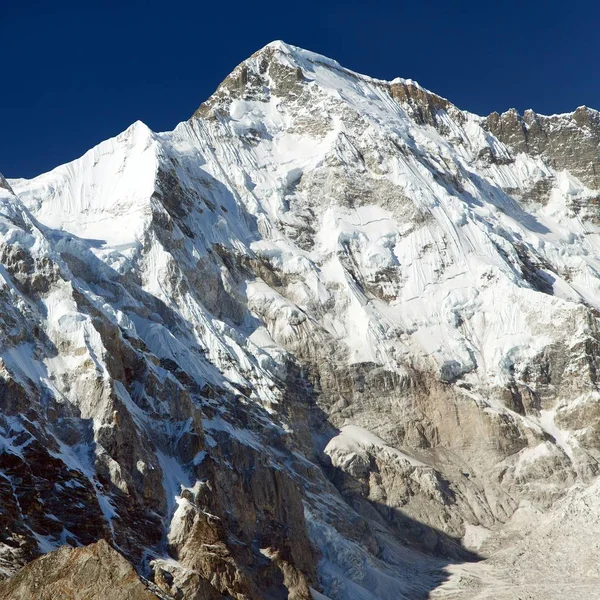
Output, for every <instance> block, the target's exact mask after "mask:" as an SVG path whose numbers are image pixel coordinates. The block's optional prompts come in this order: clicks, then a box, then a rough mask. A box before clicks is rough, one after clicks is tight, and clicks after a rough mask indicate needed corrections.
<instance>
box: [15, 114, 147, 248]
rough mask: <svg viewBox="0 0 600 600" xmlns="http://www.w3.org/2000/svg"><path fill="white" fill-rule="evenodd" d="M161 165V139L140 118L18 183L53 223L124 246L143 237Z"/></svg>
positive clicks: (28, 202)
mask: <svg viewBox="0 0 600 600" xmlns="http://www.w3.org/2000/svg"><path fill="white" fill-rule="evenodd" d="M157 167H158V142H157V141H156V139H155V137H154V134H153V133H152V132H151V131H150V129H148V127H146V125H144V124H143V123H142V122H141V121H137V122H136V123H134V124H133V125H131V126H130V127H129V128H128V129H126V130H125V131H124V132H123V133H121V134H119V135H118V136H116V137H114V138H111V139H109V140H106V141H105V142H102V143H101V144H99V145H98V146H96V147H94V148H92V149H91V150H89V151H88V152H86V153H85V154H84V155H83V156H82V157H81V158H79V159H77V160H75V161H73V162H71V163H68V164H65V165H62V166H60V167H57V168H56V169H54V170H53V171H50V172H49V173H45V174H44V175H40V176H39V177H36V178H34V179H32V180H30V181H25V180H14V181H13V187H14V189H15V192H16V193H17V194H18V195H19V196H20V198H21V200H22V201H23V202H24V203H25V204H26V205H27V206H28V208H29V209H30V210H31V211H32V212H34V213H35V214H36V215H37V217H38V218H39V219H40V220H41V221H42V222H44V223H45V224H46V225H47V226H48V227H52V228H54V229H59V230H64V231H68V232H69V233H71V234H72V235H74V236H77V237H79V238H81V239H85V240H89V241H93V242H95V243H96V244H97V245H99V246H100V245H102V246H106V247H110V248H111V249H121V250H122V249H124V248H125V247H126V246H128V245H132V244H135V242H136V241H139V238H140V236H141V234H142V232H143V229H144V225H145V223H146V222H147V221H148V218H149V216H150V198H151V196H152V194H153V192H154V183H155V176H156V171H157Z"/></svg>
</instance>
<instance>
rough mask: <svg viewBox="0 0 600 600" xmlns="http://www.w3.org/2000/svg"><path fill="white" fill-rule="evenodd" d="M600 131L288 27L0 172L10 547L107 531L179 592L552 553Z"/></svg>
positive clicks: (401, 584) (587, 283)
mask: <svg viewBox="0 0 600 600" xmlns="http://www.w3.org/2000/svg"><path fill="white" fill-rule="evenodd" d="M599 140H600V120H599V118H598V113H597V112H596V111H593V110H591V109H587V108H579V109H577V110H576V111H575V112H574V113H572V114H568V115H560V116H555V117H543V116H540V115H535V113H532V112H531V111H528V112H527V113H526V114H525V115H524V116H523V117H521V116H520V115H518V114H517V113H516V112H515V111H509V112H508V113H504V114H503V115H497V114H494V115H491V116H490V117H487V118H483V117H479V116H476V115H473V114H470V113H467V112H464V111H461V110H460V109H458V108H457V107H455V106H453V105H452V104H451V103H450V102H449V101H448V100H446V99H444V98H441V97H439V96H437V95H435V94H434V93H432V92H429V91H428V90H425V89H423V88H422V87H420V86H419V85H418V84H417V83H415V82H413V81H411V80H403V79H399V78H398V79H394V80H393V81H390V82H386V81H381V80H376V79H372V78H369V77H366V76H363V75H359V74H356V73H353V72H351V71H349V70H347V69H344V68H343V67H341V66H340V65H339V64H338V63H336V62H335V61H332V60H330V59H327V58H325V57H323V56H320V55H317V54H314V53H312V52H308V51H306V50H302V49H299V48H295V47H293V46H289V45H287V44H284V43H283V42H273V43H272V44H269V45H268V46H266V47H265V48H263V49H262V50H260V51H259V52H257V53H256V54H254V55H253V56H251V57H250V58H249V59H248V60H246V61H244V62H243V63H242V64H240V65H239V66H238V67H237V68H236V69H235V70H234V71H233V72H232V73H231V74H230V75H229V76H228V77H227V78H226V79H225V80H224V81H223V83H222V84H221V85H220V86H219V88H218V89H217V90H216V92H215V93H214V95H213V96H212V97H211V98H210V99H208V100H207V101H206V102H205V103H204V104H202V105H201V106H200V108H199V109H198V110H197V111H196V113H195V114H194V115H193V116H192V118H191V119H190V120H189V121H185V122H183V123H180V124H179V125H178V126H177V127H176V128H175V129H174V130H173V131H172V132H167V133H154V132H152V131H150V130H149V129H148V128H147V127H146V126H145V125H144V124H143V123H140V122H137V123H135V124H133V125H132V126H131V127H130V128H129V129H127V130H126V131H124V132H123V133H122V134H120V135H119V136H117V137H116V138H113V139H111V140H108V141H106V142H103V143H102V144H100V145H98V146H97V147H95V148H93V149H92V150H90V151H89V152H87V153H86V154H85V155H84V156H82V157H81V158H79V159H77V160H75V161H73V162H72V163H69V164H67V165H63V166H60V167H57V168H56V169H54V170H53V171H51V172H49V173H45V174H43V175H40V176H38V177H36V178H34V179H32V180H10V181H6V180H4V179H0V202H1V204H0V262H1V263H2V267H1V269H0V284H1V289H0V303H1V311H0V312H1V314H2V324H1V325H0V398H1V399H2V402H3V405H2V406H3V410H2V415H1V416H0V436H1V437H0V449H1V453H0V470H1V472H2V477H0V499H1V503H2V505H3V507H4V508H3V511H2V513H1V514H0V519H1V520H2V525H3V527H4V532H5V533H3V534H2V537H1V538H0V543H1V544H2V545H1V546H0V548H1V553H0V567H1V568H2V569H3V573H4V574H5V575H10V574H12V573H13V572H14V570H15V569H16V568H17V567H18V566H20V565H22V564H24V563H26V562H28V561H30V560H31V559H33V558H34V557H36V556H37V555H39V554H40V553H44V552H48V551H51V550H53V549H55V548H57V547H59V546H61V545H65V544H70V545H81V544H89V543H91V542H94V541H96V540H98V539H100V538H105V539H108V540H109V541H110V542H111V543H112V544H113V545H114V546H115V547H116V548H117V549H118V550H119V551H120V552H121V553H122V554H123V555H125V556H126V557H127V558H128V559H129V560H130V561H131V562H132V563H133V564H134V565H135V567H136V568H137V569H138V570H139V572H140V573H142V574H143V575H144V576H145V577H147V578H150V579H152V580H153V581H154V583H155V584H156V585H157V586H159V588H161V589H162V590H163V592H164V593H165V594H166V595H169V594H172V595H174V596H176V597H184V598H195V597H197V596H195V595H194V594H196V593H199V594H203V595H201V596H199V597H202V598H204V597H206V598H220V597H233V598H239V599H241V598H256V599H258V598H273V599H275V598H288V597H289V598H295V599H308V598H311V597H313V598H323V597H325V598H330V599H331V600H342V599H347V598H352V599H355V600H392V599H393V600H397V599H399V598H410V599H412V598H418V597H426V596H427V595H428V593H430V592H432V590H434V589H436V588H439V589H438V591H437V592H436V593H440V594H458V595H457V596H456V597H462V596H461V594H465V596H464V597H465V598H468V597H475V596H472V594H473V593H475V592H474V591H473V590H474V589H476V590H477V593H479V592H480V588H479V587H477V586H475V587H474V586H473V585H471V586H470V587H469V588H468V589H467V588H466V587H465V588H464V589H463V588H461V585H460V582H458V583H457V577H455V571H454V570H455V569H457V568H458V567H455V566H454V567H452V569H450V571H448V572H447V568H446V567H445V565H448V563H449V562H452V563H459V564H462V563H464V562H465V561H469V560H474V559H478V558H485V560H484V561H483V562H480V563H478V564H477V565H476V566H464V565H463V566H461V567H460V568H462V569H471V570H473V573H477V575H474V576H473V577H480V578H481V577H484V578H485V577H488V578H489V580H490V581H492V580H493V578H494V577H498V578H502V577H503V575H502V574H501V571H502V569H503V568H504V566H503V565H504V564H505V562H503V561H505V559H504V558H502V557H504V556H506V555H507V553H508V555H510V552H512V551H513V550H511V549H512V548H513V547H514V548H515V549H514V551H515V552H517V551H518V552H521V551H522V552H523V553H524V555H525V556H526V557H527V558H526V559H523V560H521V561H519V563H518V564H513V566H512V567H511V568H515V569H517V570H519V569H521V571H522V577H521V575H519V576H518V577H519V578H521V579H520V581H522V580H526V579H527V577H528V576H529V575H528V573H530V572H531V573H532V574H533V575H531V576H532V577H535V573H536V572H537V571H536V569H535V568H534V563H535V560H534V558H533V557H534V556H535V553H536V552H537V548H538V545H536V544H537V542H536V541H535V540H538V539H541V538H540V536H543V535H545V534H543V533H540V532H543V531H545V530H544V529H543V528H544V527H545V526H546V525H545V523H547V521H546V519H555V518H556V517H555V516H553V515H556V514H560V515H562V516H561V519H563V521H564V524H563V525H564V526H563V529H561V531H564V532H566V531H567V529H568V524H567V523H568V520H569V519H570V518H571V516H573V518H574V519H575V520H577V519H580V512H577V511H569V510H566V509H565V510H563V509H562V508H561V507H563V506H578V504H577V503H580V502H584V498H585V497H587V496H586V494H589V490H591V489H593V488H592V487H588V486H590V485H592V486H596V485H597V484H596V483H594V482H595V478H596V475H597V472H598V458H599V456H600V442H599V441H598V440H600V437H599V436H598V433H600V408H599V406H600V404H599V400H600V394H599V390H598V379H597V377H598V375H597V373H598V369H599V368H600V358H599V350H600V346H599V342H600V331H599V328H598V326H599V322H598V314H599V313H598V310H599V309H600V260H599V259H598V256H599V255H600V212H599V211H600V208H599V207H600V192H599V191H598V189H597V188H598V187H599V185H598V182H597V179H596V177H597V172H598V164H599V158H600V155H599V152H598V144H597V141H599ZM590 186H591V187H590ZM561 510H562V511H563V512H559V513H557V511H561ZM590 510H592V511H593V513H594V516H593V518H590V521H589V523H590V528H591V529H590V531H591V532H597V533H600V530H599V529H598V527H597V523H596V522H597V521H598V516H599V514H600V513H598V507H596V506H595V505H594V506H593V507H592V508H590ZM578 515H579V516H578ZM577 523H579V521H577ZM540 527H541V528H542V529H539V528H540ZM536 528H537V529H536ZM565 536H566V533H564V534H560V535H558V534H556V535H555V536H554V537H553V544H555V545H556V546H557V547H558V546H560V545H561V544H563V543H566V542H565V540H564V539H563V538H564V537H565ZM565 547H566V546H565ZM570 551H571V550H569V552H570ZM573 551H574V552H576V550H573ZM475 552H476V553H477V554H475ZM581 552H582V553H583V554H582V556H583V555H584V554H585V553H592V554H593V555H594V556H596V557H597V549H596V548H593V549H590V548H585V549H581ZM586 556H587V554H586ZM511 564H512V563H511ZM547 564H548V567H547V569H548V570H551V569H552V565H551V563H550V562H548V563H547ZM586 564H587V563H586ZM536 568H537V567H536ZM540 568H541V569H542V570H544V569H545V567H543V566H542V567H540ZM477 569H479V570H477ZM464 572H466V571H464ZM481 573H483V575H481ZM448 577H450V579H449V581H448V582H447V583H446V584H444V585H442V587H439V586H440V585H441V584H442V582H443V580H444V579H447V578H448ZM578 577H579V578H580V579H579V580H578V581H580V583H581V585H584V586H585V585H587V583H586V581H585V578H586V577H592V578H593V577H596V575H595V574H593V573H592V574H591V575H590V573H589V572H588V571H586V572H581V573H580V574H579V575H578ZM565 581H566V580H565ZM484 583H485V582H484ZM566 583H569V582H566ZM506 585H509V584H508V583H507V584H506ZM510 585H512V584H510ZM567 587H568V586H567ZM565 589H566V588H565ZM532 593H534V595H533V596H531V597H532V598H539V599H540V600H541V598H544V597H545V596H544V592H543V590H542V591H539V590H538V592H535V590H534V592H532ZM535 593H537V595H535ZM178 594H179V595H178ZM477 597H479V596H477ZM481 597H487V596H481ZM506 597H507V598H508V597H510V596H506ZM564 597H573V598H575V597H577V596H576V595H572V596H569V595H568V592H566V595H565V596H564Z"/></svg>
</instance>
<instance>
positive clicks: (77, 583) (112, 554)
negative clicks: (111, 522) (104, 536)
mask: <svg viewBox="0 0 600 600" xmlns="http://www.w3.org/2000/svg"><path fill="white" fill-rule="evenodd" d="M161 597H163V598H164V595H162V594H161V595H157V594H155V593H152V592H151V591H150V590H149V589H148V587H147V585H146V584H144V583H143V582H142V580H141V579H140V578H139V576H138V574H137V573H136V572H135V569H134V568H133V567H132V566H131V564H129V562H128V561H127V560H125V559H124V558H123V557H122V556H121V555H120V554H119V553H118V552H117V551H116V550H113V549H112V548H111V547H110V546H109V544H108V543H107V542H106V541H105V540H100V541H98V542H96V543H94V544H91V545H90V546H87V547H84V548H69V547H67V546H63V547H62V548H61V549H60V550H55V551H54V552H50V554H46V555H45V556H42V557H40V558H37V559H35V560H34V561H32V562H31V563H29V564H28V565H27V566H25V567H24V568H23V569H21V570H20V571H19V572H18V573H17V575H15V576H14V577H12V578H10V579H8V580H5V581H3V582H0V598H2V599H3V600H30V599H31V598H36V600H55V599H56V598H61V599H63V600H104V599H105V598H119V599H122V600H156V598H161Z"/></svg>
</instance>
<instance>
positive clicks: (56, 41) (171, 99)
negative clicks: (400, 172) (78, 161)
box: [0, 0, 600, 177]
mask: <svg viewBox="0 0 600 600" xmlns="http://www.w3.org/2000/svg"><path fill="white" fill-rule="evenodd" d="M599 31H600V0H570V1H566V0H546V1H542V0H521V1H516V0H506V1H504V2H501V1H496V0H488V1H485V0H479V1H475V0H464V1H452V0H429V1H423V0H421V1H417V0H413V1H410V2H408V1H404V0H390V1H388V0H385V1H383V0H371V1H370V2H369V1H365V0H361V1H360V2H356V1H354V0H344V1H342V0H331V1H328V0H318V1H316V0H303V1H300V2H298V1H296V2H285V1H282V0H280V1H278V2H271V1H267V0H263V1H259V0H257V1H256V2H251V1H248V0H247V1H245V2H244V1H238V0H227V1H219V0H212V1H206V0H205V1H202V0H196V1H195V2H193V1H189V0H161V1H160V2H159V1H157V0H139V1H132V0H122V1H112V0H104V1H99V0H78V1H77V2H74V1H73V2H72V1H67V0H53V1H44V2H40V1H37V0H21V1H20V2H16V1H12V0H2V1H0V44H1V45H0V65H1V67H2V79H1V84H0V85H1V87H0V172H2V173H3V174H4V175H5V176H7V177H31V176H34V175H36V174H38V173H41V172H44V171H47V170H49V169H51V168H53V167H55V166H57V165H59V164H61V163H64V162H67V161H69V160H72V159H74V158H76V157H77V156H79V155H81V154H83V153H84V152H85V151H86V150H87V149H89V148H90V147H92V146H93V145H95V144H97V143H98V142H100V141H102V140H103V139H106V138H108V137H111V136H113V135H116V134H117V133H119V132H120V131H122V130H123V129H125V128H126V127H127V126H128V125H130V124H131V123H132V122H133V121H135V120H137V119H141V120H142V121H144V122H145V123H146V124H147V125H148V126H149V127H151V128H152V129H154V130H155V131H164V130H167V129H172V128H173V127H174V126H175V125H176V124H177V123H178V122H179V121H182V120H184V119H186V118H188V117H189V116H190V115H191V114H192V112H193V111H194V110H195V109H196V107H197V106H198V105H199V104H200V103H201V102H202V101H203V100H205V99H206V98H207V97H208V96H209V95H210V94H211V93H212V92H213V91H214V89H215V88H216V86H217V85H218V84H219V82H220V81H221V80H222V79H223V78H224V77H225V76H226V75H227V74H228V73H229V72H230V71H231V70H232V69H233V67H235V65H236V64H238V63H239V62H241V61H242V60H243V59H245V58H246V57H248V56H249V55H250V54H252V53H253V52H254V51H256V50H257V49H258V48H260V47H262V46H264V45H265V44H266V43H268V42H270V41H272V40H274V39H282V40H284V41H286V42H288V43H291V44H295V45H298V46H302V47H304V48H307V49H309V50H313V51H315V52H319V53H321V54H325V55H327V56H329V57H331V58H335V59H336V60H338V61H339V62H340V63H341V64H342V65H344V66H346V67H348V68H350V69H353V70H355V71H359V72H361V73H366V74H368V75H371V76H374V77H379V78H382V79H393V78H394V77H405V78H412V79H415V80H417V81H418V82H419V83H421V85H423V86H425V87H427V88H429V89H431V90H433V91H435V92H436V93H438V94H440V95H442V96H445V97H447V98H449V99H450V100H451V101H452V102H454V103H455V104H457V105H458V106H459V107H460V108H464V109H468V110H471V111H473V112H476V113H479V114H487V113H489V112H491V111H493V110H497V111H499V112H501V111H503V110H506V109H508V108H510V107H516V108H517V109H519V110H521V111H522V110H524V109H526V108H533V109H534V110H536V111H538V112H541V113H546V114H549V113H556V112H566V111H570V110H573V109H575V108H576V107H577V106H579V105H582V104H585V105H588V106H592V107H595V108H600V77H599V76H598V75H599V73H598V71H599V67H600V36H599V35H598V33H599Z"/></svg>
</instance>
